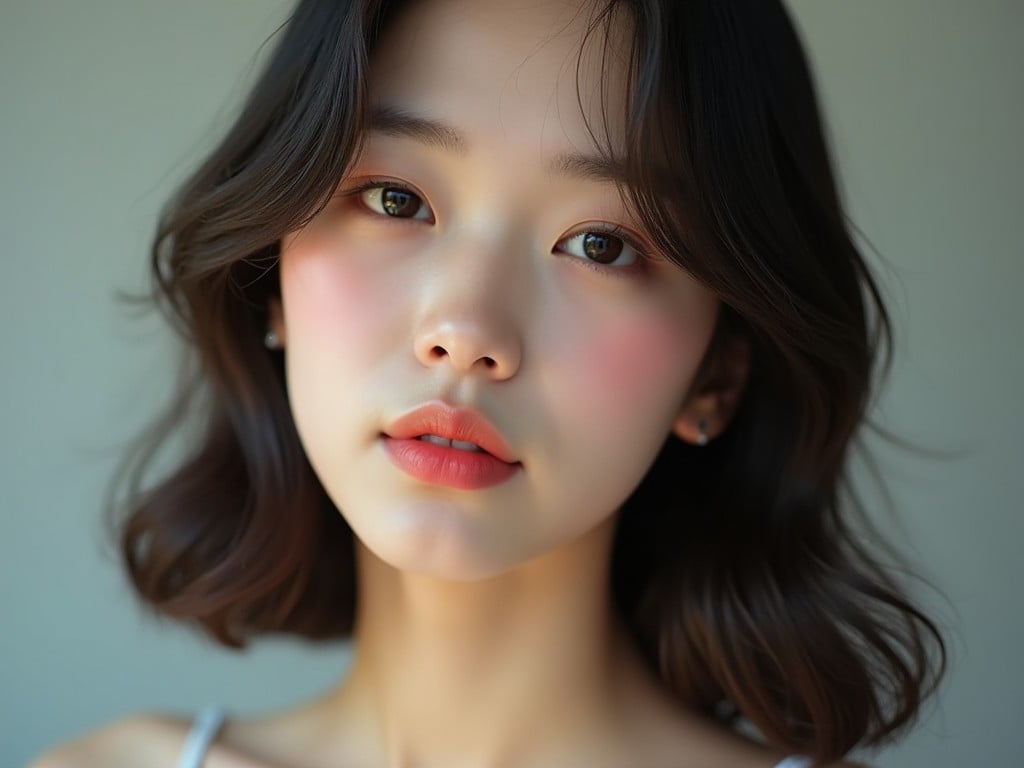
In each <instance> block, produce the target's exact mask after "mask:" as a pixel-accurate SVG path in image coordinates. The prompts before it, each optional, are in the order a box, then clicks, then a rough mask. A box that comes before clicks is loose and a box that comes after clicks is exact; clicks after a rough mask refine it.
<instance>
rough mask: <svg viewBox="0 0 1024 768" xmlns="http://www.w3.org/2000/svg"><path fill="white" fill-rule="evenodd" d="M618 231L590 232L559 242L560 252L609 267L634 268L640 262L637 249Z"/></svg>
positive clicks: (571, 236)
mask: <svg viewBox="0 0 1024 768" xmlns="http://www.w3.org/2000/svg"><path fill="white" fill-rule="evenodd" d="M616 232H617V231H605V230H601V229H594V230H588V231H585V232H578V233H576V234H575V235H570V236H569V237H567V238H564V239H563V240H560V241H559V242H558V245H557V246H556V247H557V248H558V249H559V250H560V251H562V252H564V253H568V254H569V255H571V256H578V257H579V258H581V259H586V260H588V261H592V262H594V263H595V264H600V265H602V266H607V267H611V266H614V267H632V266H635V265H636V264H637V262H639V261H640V258H641V255H640V253H639V252H638V250H637V248H636V247H635V246H634V245H633V244H632V242H631V241H630V239H629V238H627V237H626V236H625V235H621V234H616Z"/></svg>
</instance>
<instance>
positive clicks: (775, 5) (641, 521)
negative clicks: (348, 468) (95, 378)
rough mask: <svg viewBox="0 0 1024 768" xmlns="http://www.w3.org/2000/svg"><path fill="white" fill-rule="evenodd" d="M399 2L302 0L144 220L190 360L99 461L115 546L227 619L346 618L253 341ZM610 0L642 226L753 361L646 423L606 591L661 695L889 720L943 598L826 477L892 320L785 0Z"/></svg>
mask: <svg viewBox="0 0 1024 768" xmlns="http://www.w3.org/2000/svg"><path fill="white" fill-rule="evenodd" d="M398 5H399V3H397V2H388V1H387V0H351V1H350V2H341V1H340V0H330V1H328V0H302V2H300V3H299V4H298V7H297V8H296V10H295V11H294V13H293V15H292V16H291V18H290V19H289V21H288V22H287V24H286V25H285V27H284V28H283V32H282V34H281V37H280V40H279V41H278V43H277V47H276V49H275V51H274V52H273V54H272V56H271V57H270V59H269V62H268V64H267V66H266V68H265V70H264V71H263V73H262V76H261V77H260V78H259V79H258V81H257V83H256V85H255V87H254V88H253V89H252V91H251V94H250V95H249V98H248V101H247V102H246V103H245V105H244V107H243V109H242V111H241V113H240V115H239V116H238V118H237V120H236V122H235V123H234V125H233V126H232V127H231V128H230V130H229V131H228V133H227V134H226V136H225V138H224V139H223V141H222V142H221V143H220V145H219V146H218V147H217V148H216V149H215V150H214V151H213V152H212V153H211V154H210V155H209V157H208V158H207V159H206V160H205V162H204V163H203V164H202V165H201V167H199V169H198V170H197V171H196V172H195V173H194V174H193V175H192V176H191V178H189V179H188V180H187V182H186V183H185V184H184V185H183V186H182V188H181V189H180V191H179V192H178V194H177V195H176V196H175V197H174V199H172V200H171V201H170V203H169V205H168V206H167V208H166V209H165V212H164V214H163V216H162V219H161V222H160V224H159V227H158V230H157V233H156V236H155V240H154V244H153V248H152V253H151V259H152V275H153V291H152V299H153V301H154V302H155V303H156V304H157V305H159V306H160V307H161V308H162V309H163V310H164V311H165V313H166V314H167V316H168V318H169V319H170V320H171V322H172V324H173V325H174V327H175V328H176V329H177V331H178V332H179V333H180V334H181V336H182V337H183V339H184V340H185V341H186V343H187V347H188V349H189V350H191V354H192V357H191V358H190V365H189V366H188V367H187V368H186V369H185V374H184V375H183V379H182V383H181V386H180V387H179V389H178V394H177V397H176V399H175V400H174V402H173V403H172V404H171V405H170V407H169V409H168V410H167V412H166V414H165V415H164V417H163V418H162V419H161V420H159V421H158V422H156V423H155V424H154V426H153V428H152V429H151V430H150V431H148V432H147V433H146V434H145V435H144V436H143V438H142V443H141V446H140V448H139V450H137V451H135V452H133V453H132V455H131V456H130V458H129V459H128V460H127V463H126V464H125V465H124V471H123V472H122V473H120V474H119V476H118V484H117V486H116V487H117V489H118V491H117V493H116V494H115V499H116V501H115V504H114V506H115V511H119V512H120V513H121V517H120V518H119V535H120V540H121V547H122V551H123V555H124V559H125V561H126V564H127V568H128V572H129V574H130V576H131V579H132V581H133V583H134V585H135V588H136V589H137V591H138V593H139V594H140V595H141V597H142V598H143V599H144V600H145V601H146V602H147V603H149V604H150V605H152V606H153V607H154V608H155V609H156V610H158V611H159V612H161V613H163V614H165V615H168V616H172V617H175V618H177V619H181V620H185V621H189V622H193V623H195V624H197V625H199V626H201V627H202V628H204V629H205V630H207V631H208V632H209V633H211V634H212V635H213V636H214V637H215V638H216V639H217V640H218V641H220V642H221V643H224V644H226V645H229V646H236V647H238V646H242V645H244V644H245V643H246V642H247V641H248V640H249V639H250V638H252V637H254V636H257V635H260V634H264V633H272V632H286V633H294V634H297V635H301V636H304V637H308V638H314V639H319V638H332V637H346V636H348V635H350V633H351V631H352V628H353V618H354V613H355V602H356V594H357V590H356V576H355V569H354V562H353V534H352V531H351V529H350V528H349V527H348V526H347V524H346V523H345V520H344V518H343V517H342V516H341V515H340V514H339V513H338V510H337V509H335V508H334V506H333V505H332V503H331V502H330V500H329V499H328V497H327V495H326V493H325V492H324V490H323V488H322V486H321V485H320V482H319V481H318V479H317V477H316V475H315V474H314V472H313V470H312V469H311V467H310V466H309V464H308V463H307V461H306V458H305V456H304V454H303V451H302V448H301V445H300V441H299V438H298V436H297V434H296V431H295V427H294V424H293V422H292V418H291V415H290V411H289V406H288V402H287V397H286V392H285V385H284V372H283V366H282V361H281V359H280V355H279V354H276V353H273V352H268V351H267V350H266V349H265V348H264V346H263V343H262V339H263V335H264V332H265V329H266V327H267V306H268V301H269V299H270V298H271V297H272V296H275V295H276V294H277V292H278V271H277V259H278V255H279V243H280V240H281V237H282V236H283V235H284V234H285V233H287V232H289V231H292V230H295V229H297V228H298V227H300V226H302V225H303V223H305V222H306V221H308V220H309V219H310V218H311V217H312V216H313V215H315V213H316V212H317V211H318V210H320V208H321V207H322V206H323V205H324V204H325V202H326V200H327V199H328V197H329V196H330V194H331V192H332V191H333V189H334V188H335V186H336V185H337V182H338V180H339V179H340V178H342V177H343V176H344V173H345V170H346V168H347V166H348V165H349V163H350V161H351V160H352V158H353V157H354V156H355V154H356V153H357V152H358V151H359V148H360V141H361V137H362V135H363V133H364V130H365V126H366V123H367V118H368V116H367V105H368V94H367V86H366V81H367V56H368V52H369V51H370V50H371V49H372V46H373V44H374V41H375V40H376V38H377V37H378V36H379V33H380V31H381V29H382V28H383V27H384V25H386V23H387V21H388V19H389V16H390V14H391V13H392V12H393V11H394V10H395V8H396V7H397V6H398ZM620 12H625V13H626V14H627V16H628V20H629V22H630V25H631V27H632V31H633V37H632V45H631V47H630V51H629V72H630V77H631V82H632V84H633V89H632V93H631V96H630V100H629V104H628V115H627V124H628V141H627V146H628V147H629V148H630V149H629V154H628V155H627V157H626V158H625V162H626V166H627V168H628V170H629V177H630V179H631V183H630V185H629V187H628V188H627V189H625V190H624V194H625V195H626V197H627V199H628V202H629V203H630V205H631V206H632V207H633V209H634V210H635V212H636V213H637V215H638V217H639V218H640V220H641V221H642V222H643V223H644V225H645V226H646V231H647V232H648V233H649V235H650V236H651V237H652V238H653V239H654V241H655V243H656V244H657V245H658V246H659V248H660V250H661V251H662V252H663V253H665V254H667V255H668V257H669V258H671V259H673V260H674V261H676V262H677V263H678V264H679V265H680V267H681V268H684V269H686V270H687V271H688V272H690V273H691V274H692V275H693V276H694V277H696V278H697V279H698V280H700V281H701V282H703V283H704V284H705V285H707V286H708V287H709V288H710V289H711V290H712V291H714V292H715V293H716V294H717V295H718V296H719V297H720V299H721V302H722V306H723V310H722V313H721V315H720V319H719V325H718V328H717V329H716V333H715V337H714V338H713V340H712V344H711V349H710V350H709V353H708V355H709V359H710V357H711V356H712V355H713V354H715V352H716V351H717V350H719V349H720V348H721V346H722V345H725V344H728V343H729V342H730V339H734V338H742V339H744V340H746V342H747V343H749V346H750V349H751V355H752V360H751V372H750V377H749V381H748V383H747V386H746V389H745V392H744V395H743V401H742V403H741V405H740V407H739V409H738V411H737V412H736V414H735V417H734V419H733V421H732V423H731V424H730V426H729V427H728V429H727V430H726V431H725V432H724V433H723V434H722V435H721V436H720V438H718V439H716V440H715V441H714V442H712V443H711V444H710V445H708V446H706V447H704V448H695V447H693V446H690V445H687V444H685V443H683V442H682V441H680V440H679V439H677V438H675V437H671V438H669V440H668V441H667V442H666V444H665V445H664V447H663V449H662V450H661V452H660V454H659V455H658V457H657V459H656V461H655V463H654V465H653V466H652V467H651V469H650V471H649V472H648V474H647V475H646V477H645V478H644V479H643V481H642V482H641V483H640V485H639V487H638V488H637V489H636V490H635V492H634V493H633V494H632V496H631V497H630V498H629V499H628V501H627V502H626V504H625V505H624V507H623V508H622V510H621V512H620V520H619V527H618V531H617V534H616V541H615V546H614V552H613V561H612V577H613V578H612V585H613V592H614V598H615V603H616V606H617V609H618V611H619V613H620V615H621V617H622V619H623V621H624V623H625V624H626V626H627V627H628V630H629V631H630V633H631V635H632V637H633V639H634V641H635V643H636V645H637V647H638V648H639V649H640V650H641V652H642V654H643V656H644V658H645V659H646V660H647V662H648V663H649V665H650V667H651V669H652V670H654V671H655V673H656V674H657V675H658V677H659V679H660V680H661V681H662V683H663V685H664V686H665V687H666V689H667V690H669V691H671V692H672V693H673V694H675V695H676V696H677V697H678V698H679V699H680V700H681V701H682V702H684V703H685V704H687V705H688V706H690V707H692V708H694V709H697V710H699V711H702V712H705V713H707V714H709V715H713V716H722V714H723V712H724V711H726V710H728V711H729V712H732V713H733V714H739V715H742V716H743V717H745V718H746V719H748V720H749V721H750V722H751V723H753V724H754V725H755V726H756V727H757V728H758V729H759V730H760V731H761V732H762V733H763V734H764V735H765V736H766V737H767V739H768V740H769V741H771V742H772V743H773V744H775V745H776V746H778V747H779V748H782V749H786V750H790V751H800V752H804V753H806V754H811V755H814V756H815V757H817V758H818V759H821V760H830V759H834V758H837V757H839V756H842V755H844V754H846V753H847V752H848V751H849V750H850V749H852V748H853V747H855V746H857V745H859V744H877V743H880V742H882V741H884V740H886V739H888V738H891V737H893V736H894V735H896V734H897V733H899V732H900V731H901V730H903V729H904V728H905V727H906V726H908V725H909V724H910V723H911V722H912V721H913V720H914V718H915V715H916V714H917V713H918V711H919V709H920V707H921V704H922V702H923V700H924V698H925V697H926V696H927V695H928V694H929V693H930V692H931V691H933V690H934V687H935V685H936V684H937V681H938V679H939V677H940V676H941V673H942V670H943V667H944V664H945V652H944V645H943V641H942V637H941V636H940V633H939V632H938V630H937V628H936V625H935V624H934V623H933V622H932V621H931V620H930V619H929V618H928V617H927V616H926V615H925V614H924V613H923V612H922V611H921V610H920V609H919V608H917V607H915V605H914V604H913V603H912V601H911V600H910V598H909V597H908V596H907V594H906V592H905V590H904V588H903V587H902V586H901V585H900V584H898V583H896V581H895V580H894V579H893V577H892V576H890V575H889V573H888V572H887V571H886V570H885V569H884V568H883V567H882V566H881V565H880V563H879V562H878V561H877V560H876V558H875V557H874V556H873V554H872V552H873V551H877V550H874V545H873V544H871V543H870V542H871V541H872V540H871V539H867V538H865V535H866V534H865V528H864V527H863V526H862V525H854V524H853V522H851V520H853V519H854V518H852V517H851V514H850V513H851V512H852V511H855V510H852V509H851V508H850V506H849V503H848V502H849V500H848V499H847V501H846V502H844V498H845V497H844V494H843V490H844V488H845V487H846V486H847V485H848V479H849V478H848V476H847V475H848V470H847V466H848V463H849V462H848V454H849V453H850V448H851V446H852V445H855V444H856V439H855V438H856V436H857V434H858V428H859V427H860V426H861V425H862V424H866V423H868V422H867V419H866V415H867V410H868V407H869V406H870V404H871V398H872V395H873V393H874V391H875V387H876V381H877V380H880V379H881V374H883V373H884V372H885V370H886V369H887V367H888V361H889V355H890V350H891V342H892V330H891V324H890V320H889V317H888V314H887V312H886V309H885V305H884V302H883V300H882V296H881V293H880V290H879V288H878V286H877V284H876V282H875V280H874V279H873V278H872V275H871V273H870V271H869V269H868V267H867V266H866V264H865V262H864V260H863V258H862V256H861V254H860V253H859V251H858V249H857V247H856V246H855V244H854V242H853V238H852V236H851V234H850V231H849V228H848V226H847V223H846V219H845V216H844V213H843V209H842V205H841V201H840V198H839V194H838V192H837V185H836V180H835V177H834V172H833V170H832V165H831V161H830V157H829V153H828V149H827V146H826V141H825V138H824V132H823V127H822V122H821V116H820V114H819V109H818V105H817V98H816V96H815V91H814V87H813V82H812V77H811V73H810V70H809V67H808V64H807V62H806V58H805V54H804V52H803V48H802V45H801V42H800V40H799V38H798V35H797V33H796V31H795V29H794V26H793V24H792V22H791V20H790V19H789V17H788V16H787V13H786V11H785V9H784V8H783V7H782V5H781V4H780V2H778V0H606V2H603V3H601V4H600V5H599V6H598V7H597V8H596V10H595V14H594V16H593V22H594V23H593V26H592V27H591V32H594V31H601V30H602V29H603V30H604V31H605V32H607V31H608V27H609V26H610V25H612V24H618V23H621V22H622V14H621V13H620ZM190 414H191V415H192V416H195V417H197V418H198V420H199V421H198V422H195V421H194V419H190V418H186V416H187V415H190ZM196 423H197V424H198V431H189V432H188V435H187V436H188V437H189V438H190V442H189V443H188V445H189V449H188V451H186V453H185V454H184V455H183V457H182V458H181V459H180V461H179V462H178V464H177V465H176V468H174V469H173V471H171V472H170V473H169V474H166V475H164V476H162V478H161V479H159V480H158V481H156V482H150V481H149V476H150V475H151V474H152V469H153V466H154V464H155V463H156V457H157V455H158V453H159V449H160V447H161V446H163V445H165V444H166V443H167V441H168V440H169V438H171V437H172V436H177V435H179V433H181V432H182V431H184V430H186V425H188V424H196ZM858 519H859V518H858ZM283 520H287V524H282V521H283Z"/></svg>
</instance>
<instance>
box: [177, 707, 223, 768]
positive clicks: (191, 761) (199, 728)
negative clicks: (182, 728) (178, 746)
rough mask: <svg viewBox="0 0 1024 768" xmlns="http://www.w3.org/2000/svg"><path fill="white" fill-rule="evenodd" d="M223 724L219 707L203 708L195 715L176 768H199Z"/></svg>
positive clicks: (221, 711) (221, 710)
mask: <svg viewBox="0 0 1024 768" xmlns="http://www.w3.org/2000/svg"><path fill="white" fill-rule="evenodd" d="M223 724H224V710H223V709H221V708H220V707H203V708H202V709H200V710H199V712H198V713H196V717H195V720H193V721H192V728H191V729H189V732H188V736H187V737H186V738H185V747H184V749H182V750H181V757H179V758H178V768H200V766H202V764H203V758H204V757H206V751H207V750H208V749H209V748H210V744H211V743H213V740H214V739H215V738H217V732H218V731H219V730H220V727H221V725H223Z"/></svg>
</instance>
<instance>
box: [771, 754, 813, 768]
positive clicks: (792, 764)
mask: <svg viewBox="0 0 1024 768" xmlns="http://www.w3.org/2000/svg"><path fill="white" fill-rule="evenodd" d="M775 768H811V758H809V757H800V756H799V755H791V756H790V757H784V758H782V760H781V762H779V763H778V764H777V765H776V766H775Z"/></svg>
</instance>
